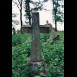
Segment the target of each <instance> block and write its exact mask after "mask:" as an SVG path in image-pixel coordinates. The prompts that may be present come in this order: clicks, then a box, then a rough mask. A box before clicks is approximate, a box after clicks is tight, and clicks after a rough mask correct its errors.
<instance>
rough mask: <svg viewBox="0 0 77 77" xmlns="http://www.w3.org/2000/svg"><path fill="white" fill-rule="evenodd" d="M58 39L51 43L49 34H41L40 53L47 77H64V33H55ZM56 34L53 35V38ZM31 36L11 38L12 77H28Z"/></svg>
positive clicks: (18, 35)
mask: <svg viewBox="0 0 77 77" xmlns="http://www.w3.org/2000/svg"><path fill="white" fill-rule="evenodd" d="M57 33H58V34H59V35H60V39H59V40H56V41H51V40H50V39H49V34H41V35H40V41H41V46H40V47H41V52H42V56H43V57H44V59H45V64H46V68H47V70H48V74H47V77H64V32H57ZM55 34H56V33H53V35H54V36H55ZM31 39H32V37H31V34H16V35H13V36H12V73H13V76H12V77H30V76H31V74H30V69H29V67H28V66H27V58H28V57H29V56H30V51H31V41H32V40H31Z"/></svg>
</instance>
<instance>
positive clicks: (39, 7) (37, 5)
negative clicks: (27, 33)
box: [25, 0, 43, 25]
mask: <svg viewBox="0 0 77 77" xmlns="http://www.w3.org/2000/svg"><path fill="white" fill-rule="evenodd" d="M30 3H31V4H32V5H33V6H34V8H31V7H30ZM42 6H43V4H42V1H40V0H39V1H38V2H34V1H32V0H25V13H26V15H25V16H26V18H27V19H29V24H30V25H31V13H32V11H33V10H34V11H38V10H42Z"/></svg>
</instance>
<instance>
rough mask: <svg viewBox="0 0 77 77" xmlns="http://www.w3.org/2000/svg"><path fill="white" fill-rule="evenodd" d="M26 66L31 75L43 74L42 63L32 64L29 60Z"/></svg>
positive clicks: (43, 66)
mask: <svg viewBox="0 0 77 77" xmlns="http://www.w3.org/2000/svg"><path fill="white" fill-rule="evenodd" d="M27 65H28V66H30V69H31V70H30V71H31V73H32V74H33V75H39V74H40V73H41V72H42V73H44V74H45V63H44V62H43V61H40V62H32V61H31V60H30V59H29V60H28V61H27Z"/></svg>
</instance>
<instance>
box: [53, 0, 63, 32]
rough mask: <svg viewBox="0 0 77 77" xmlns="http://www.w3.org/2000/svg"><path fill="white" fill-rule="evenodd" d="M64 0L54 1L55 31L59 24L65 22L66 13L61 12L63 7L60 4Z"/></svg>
mask: <svg viewBox="0 0 77 77" xmlns="http://www.w3.org/2000/svg"><path fill="white" fill-rule="evenodd" d="M61 1H63V0H53V1H52V2H53V16H54V20H55V31H57V22H63V15H64V13H63V12H62V11H61V6H63V5H62V4H60V3H59V2H61Z"/></svg>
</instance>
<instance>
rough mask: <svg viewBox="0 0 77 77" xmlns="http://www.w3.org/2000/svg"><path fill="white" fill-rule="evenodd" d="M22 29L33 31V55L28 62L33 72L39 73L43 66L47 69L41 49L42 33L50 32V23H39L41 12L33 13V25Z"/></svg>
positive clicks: (28, 31)
mask: <svg viewBox="0 0 77 77" xmlns="http://www.w3.org/2000/svg"><path fill="white" fill-rule="evenodd" d="M22 29H23V30H22V31H23V32H24V31H26V32H27V33H32V45H31V57H30V58H29V59H28V64H29V65H30V66H31V72H32V73H33V74H35V75H38V70H39V69H38V68H39V66H41V67H42V68H43V72H44V70H45V62H44V60H43V58H42V56H41V50H40V33H49V31H50V25H39V13H38V12H33V13H32V26H31V25H28V26H25V28H24V27H22Z"/></svg>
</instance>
